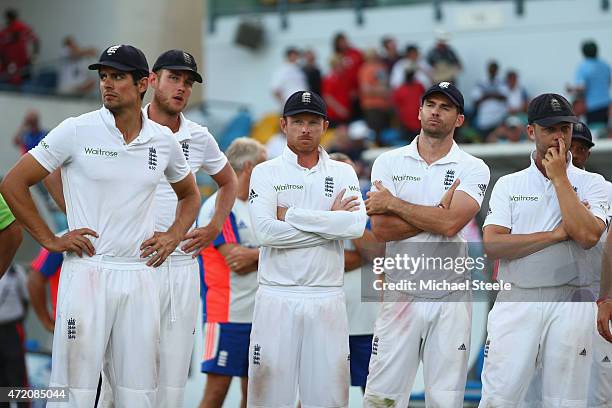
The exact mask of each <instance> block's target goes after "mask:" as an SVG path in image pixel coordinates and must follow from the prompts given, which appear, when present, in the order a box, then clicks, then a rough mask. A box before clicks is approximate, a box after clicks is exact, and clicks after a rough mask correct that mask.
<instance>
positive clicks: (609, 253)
mask: <svg viewBox="0 0 612 408" xmlns="http://www.w3.org/2000/svg"><path fill="white" fill-rule="evenodd" d="M610 231H612V229H610ZM599 297H600V299H604V298H611V299H612V233H608V237H607V239H606V243H605V244H604V251H603V256H602V261H601V284H600V289H599Z"/></svg>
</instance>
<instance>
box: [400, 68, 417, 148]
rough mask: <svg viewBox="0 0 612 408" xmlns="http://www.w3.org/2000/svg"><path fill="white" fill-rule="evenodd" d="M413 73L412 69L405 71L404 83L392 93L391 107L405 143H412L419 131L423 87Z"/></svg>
mask: <svg viewBox="0 0 612 408" xmlns="http://www.w3.org/2000/svg"><path fill="white" fill-rule="evenodd" d="M415 72H416V71H415V70H413V69H409V70H406V77H405V79H404V83H403V84H402V85H401V86H400V87H398V88H397V89H395V91H393V105H394V106H395V109H396V111H397V116H398V118H399V121H400V131H401V134H402V138H403V139H404V140H406V142H407V143H410V142H412V140H413V139H414V138H415V137H416V135H418V134H419V132H420V131H421V121H420V120H419V107H420V106H421V97H422V96H423V94H424V93H425V87H424V86H423V84H421V83H420V82H419V81H417V80H416V79H415V78H414V74H415Z"/></svg>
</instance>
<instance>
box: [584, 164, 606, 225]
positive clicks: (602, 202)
mask: <svg viewBox="0 0 612 408" xmlns="http://www.w3.org/2000/svg"><path fill="white" fill-rule="evenodd" d="M585 191H586V194H585V200H586V201H587V202H588V203H589V207H590V209H591V213H592V214H593V215H594V216H596V217H597V218H599V219H600V220H602V221H603V222H606V223H607V221H608V213H609V211H610V203H609V201H608V185H607V183H606V180H605V179H604V178H603V177H602V176H601V175H599V174H593V177H592V182H591V183H590V184H589V185H588V186H585Z"/></svg>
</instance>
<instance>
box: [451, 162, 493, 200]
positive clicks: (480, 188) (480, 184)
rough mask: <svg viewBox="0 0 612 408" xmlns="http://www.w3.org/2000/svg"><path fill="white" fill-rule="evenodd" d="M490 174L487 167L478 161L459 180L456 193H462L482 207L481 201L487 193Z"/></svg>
mask: <svg viewBox="0 0 612 408" xmlns="http://www.w3.org/2000/svg"><path fill="white" fill-rule="evenodd" d="M490 178H491V172H490V171H489V167H488V166H487V165H486V164H485V163H484V162H483V161H482V160H478V161H476V162H475V163H474V165H473V166H472V167H471V168H470V170H469V171H468V172H467V174H465V175H464V176H463V178H462V179H461V180H460V183H459V186H458V187H457V191H463V192H465V193H467V194H468V195H469V196H470V197H472V198H473V199H474V200H476V202H477V203H478V206H481V205H482V200H483V199H484V196H485V194H486V192H487V187H488V186H489V180H490Z"/></svg>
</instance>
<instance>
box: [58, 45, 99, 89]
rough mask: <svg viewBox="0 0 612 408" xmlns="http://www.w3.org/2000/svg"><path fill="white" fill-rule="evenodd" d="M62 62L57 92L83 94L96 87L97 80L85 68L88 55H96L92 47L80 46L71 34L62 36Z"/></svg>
mask: <svg viewBox="0 0 612 408" xmlns="http://www.w3.org/2000/svg"><path fill="white" fill-rule="evenodd" d="M61 56H62V63H61V66H60V71H59V80H58V84H57V92H58V93H60V94H62V95H84V94H86V93H88V92H90V91H92V90H93V89H96V88H97V84H98V80H97V79H96V77H95V76H92V75H91V71H90V70H89V69H87V67H88V66H89V63H90V61H88V57H94V58H95V57H97V56H98V51H97V50H96V49H95V48H93V47H80V46H79V45H78V44H77V42H76V41H75V39H74V38H73V37H71V36H68V37H66V38H64V42H63V46H62V51H61Z"/></svg>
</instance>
